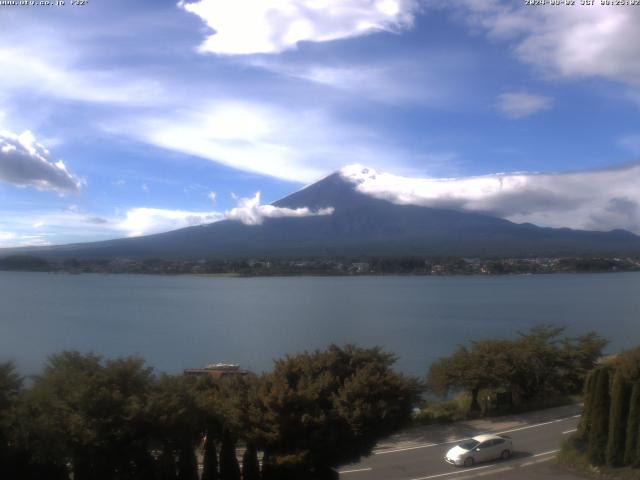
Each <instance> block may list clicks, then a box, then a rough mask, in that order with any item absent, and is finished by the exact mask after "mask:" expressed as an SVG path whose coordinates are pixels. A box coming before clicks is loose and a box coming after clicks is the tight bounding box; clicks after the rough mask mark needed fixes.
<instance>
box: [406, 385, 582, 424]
mask: <svg viewBox="0 0 640 480" xmlns="http://www.w3.org/2000/svg"><path fill="white" fill-rule="evenodd" d="M493 395H494V394H493V392H486V393H484V395H481V398H487V397H489V398H491V399H492V398H494V397H493ZM581 402H582V398H581V396H578V395H566V396H558V397H550V398H544V399H540V400H537V401H535V402H530V403H527V404H525V405H511V406H508V407H506V406H505V407H501V408H497V407H495V405H494V403H493V401H492V400H489V401H488V402H486V403H482V404H481V406H482V407H483V411H482V412H479V413H478V412H472V411H471V397H470V395H469V394H467V393H461V394H459V395H456V396H455V397H454V398H453V399H450V400H443V401H439V402H438V401H436V402H431V401H425V402H424V404H422V405H421V406H420V407H419V408H420V410H419V411H416V413H415V414H414V416H413V422H414V424H415V425H435V424H445V423H452V422H459V421H462V420H471V419H474V418H480V417H484V418H486V417H495V416H500V415H509V414H515V413H526V412H533V411H536V410H544V409H546V408H553V407H560V406H563V405H571V404H576V403H581Z"/></svg>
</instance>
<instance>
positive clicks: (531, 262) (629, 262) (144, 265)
mask: <svg viewBox="0 0 640 480" xmlns="http://www.w3.org/2000/svg"><path fill="white" fill-rule="evenodd" d="M2 270H5V271H32V272H67V273H136V274H138V273H139V274H170V275H171V274H173V275H176V274H205V275H235V276H278V275H506V274H538V273H588V272H633V271H640V257H638V258H617V257H601V256H597V257H596V256H581V257H551V258H547V257H545V258H538V257H536V258H493V257H492V258H459V257H445V258H430V257H415V256H406V257H363V258H356V257H322V258H316V257H314V258H306V257H305V258H259V259H227V260H224V259H200V260H188V259H160V258H147V259H126V258H124V259H122V258H117V259H113V258H102V259H101V258H96V259H73V258H67V259H47V258H44V257H38V256H33V255H10V256H4V257H2V256H0V271H2Z"/></svg>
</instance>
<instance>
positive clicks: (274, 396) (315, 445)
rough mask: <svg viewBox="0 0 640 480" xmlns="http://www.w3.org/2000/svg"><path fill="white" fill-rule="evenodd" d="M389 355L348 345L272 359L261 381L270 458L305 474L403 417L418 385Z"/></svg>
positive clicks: (367, 448)
mask: <svg viewBox="0 0 640 480" xmlns="http://www.w3.org/2000/svg"><path fill="white" fill-rule="evenodd" d="M394 362H395V357H394V356H393V355H390V354H388V353H385V352H383V351H382V350H381V349H380V348H372V349H363V348H357V347H355V346H351V345H349V346H346V347H344V348H341V347H338V346H335V345H332V346H330V347H329V348H328V349H327V350H326V351H316V352H313V353H302V354H299V355H295V356H287V357H285V358H284V359H281V360H278V361H277V362H276V365H275V368H274V370H273V372H272V373H271V374H268V375H266V376H265V378H264V379H263V381H262V382H261V387H260V399H261V402H262V409H263V425H262V426H261V427H260V428H262V433H261V436H262V438H263V439H264V442H265V444H266V445H265V446H266V449H267V450H268V451H269V452H270V454H271V455H274V457H275V463H276V465H278V466H279V467H281V468H285V469H288V470H289V471H298V472H299V476H305V475H306V477H307V478H311V477H312V476H313V475H318V474H319V473H320V472H323V474H324V473H329V470H330V467H333V466H336V465H339V464H342V463H346V462H353V461H356V460H358V459H359V458H360V457H361V456H362V455H367V454H369V453H370V452H371V450H372V449H373V447H374V445H375V444H376V442H377V441H378V440H380V439H381V438H384V437H386V436H387V435H389V434H391V433H393V432H394V431H396V430H397V429H399V428H401V427H402V426H403V425H405V424H406V423H407V422H408V421H409V420H410V417H411V412H412V408H413V406H414V405H415V403H416V402H417V399H418V396H419V393H420V387H419V384H418V382H417V381H416V380H414V379H411V378H408V377H406V376H403V375H400V374H397V373H395V372H393V370H392V369H391V365H392V364H393V363H394ZM305 472H306V473H305ZM314 472H315V473H314ZM281 476H284V475H283V474H282V475H281Z"/></svg>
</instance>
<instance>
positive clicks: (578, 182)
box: [341, 163, 640, 234]
mask: <svg viewBox="0 0 640 480" xmlns="http://www.w3.org/2000/svg"><path fill="white" fill-rule="evenodd" d="M341 174H342V176H343V177H344V178H345V179H347V180H349V181H351V182H353V183H354V184H355V185H356V188H357V189H358V190H359V191H360V192H362V193H365V194H368V195H372V196H374V197H376V198H382V199H385V200H388V201H391V202H393V203H397V204H411V205H421V206H427V207H434V208H446V209H456V210H462V211H470V212H477V213H486V214H490V215H495V216H498V217H502V218H506V219H508V220H511V221H513V222H516V223H524V222H530V223H534V224H536V225H541V226H551V227H570V228H578V229H589V230H611V229H614V228H623V229H627V230H630V231H632V232H634V233H637V234H640V189H638V185H640V163H635V164H631V165H627V166H623V167H619V168H612V169H607V170H592V171H583V172H569V173H526V172H525V173H497V174H493V175H485V176H478V177H467V178H408V177H400V176H397V175H392V174H389V173H378V172H376V171H375V170H372V169H369V168H365V167H362V166H361V165H351V166H348V167H345V168H343V169H342V170H341Z"/></svg>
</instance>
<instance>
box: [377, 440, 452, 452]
mask: <svg viewBox="0 0 640 480" xmlns="http://www.w3.org/2000/svg"><path fill="white" fill-rule="evenodd" d="M456 441H457V440H456ZM437 445H444V443H425V444H423V445H415V446H413V447H403V448H395V449H393V450H382V451H380V452H373V454H374V455H384V454H385V453H395V452H406V451H407V450H417V449H419V448H428V447H435V446H437Z"/></svg>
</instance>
